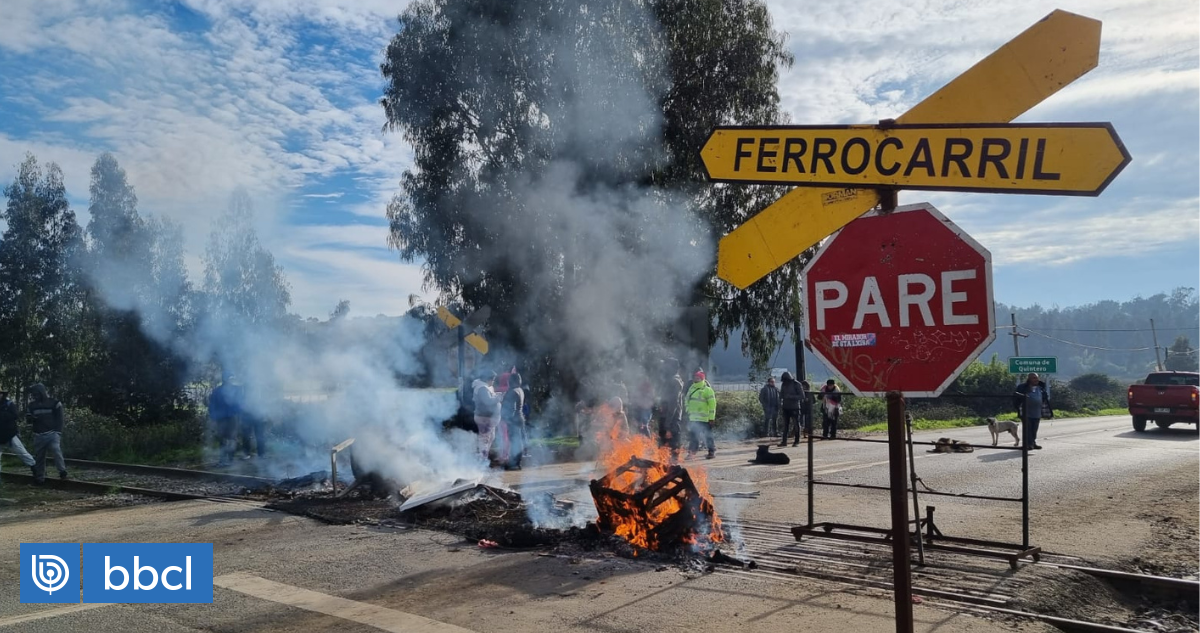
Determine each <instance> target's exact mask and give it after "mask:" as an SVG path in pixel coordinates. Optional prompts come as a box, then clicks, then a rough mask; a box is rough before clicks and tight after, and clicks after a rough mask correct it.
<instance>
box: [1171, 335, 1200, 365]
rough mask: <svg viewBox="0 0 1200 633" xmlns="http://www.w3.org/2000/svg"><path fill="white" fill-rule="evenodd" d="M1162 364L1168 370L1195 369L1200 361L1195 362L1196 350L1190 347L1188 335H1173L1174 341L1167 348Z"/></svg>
mask: <svg viewBox="0 0 1200 633" xmlns="http://www.w3.org/2000/svg"><path fill="white" fill-rule="evenodd" d="M1163 366H1164V367H1165V368H1166V369H1168V370H1170V371H1196V369H1197V366H1200V363H1198V362H1197V352H1196V350H1195V349H1193V348H1192V342H1191V341H1190V340H1188V337H1186V336H1183V335H1180V336H1177V337H1175V342H1174V343H1171V346H1170V347H1168V348H1167V360H1166V361H1165V362H1164V363H1163Z"/></svg>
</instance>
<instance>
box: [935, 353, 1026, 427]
mask: <svg viewBox="0 0 1200 633" xmlns="http://www.w3.org/2000/svg"><path fill="white" fill-rule="evenodd" d="M1018 380H1019V377H1017V376H1014V375H1012V374H1010V373H1008V363H1006V362H1001V361H1000V358H999V357H998V356H997V355H995V354H993V355H992V358H991V360H989V361H988V362H987V363H982V362H980V361H978V360H976V361H974V362H972V363H971V364H970V365H968V366H967V368H966V369H964V370H963V372H962V373H961V374H959V375H958V378H956V379H955V380H954V382H952V383H950V386H949V387H947V388H946V390H945V391H944V392H943V395H954V396H958V395H964V394H965V395H969V396H974V397H962V398H960V397H955V398H943V399H942V400H943V401H944V402H946V403H953V404H954V405H955V406H957V407H960V408H961V409H963V410H965V411H966V412H967V413H971V412H973V413H974V414H976V415H979V416H983V417H987V416H994V415H996V414H998V413H1001V412H1003V411H1010V410H1011V409H1012V395H1013V393H1014V390H1015V389H1016V386H1017V382H1018ZM922 402H924V401H922V400H916V401H915V403H922Z"/></svg>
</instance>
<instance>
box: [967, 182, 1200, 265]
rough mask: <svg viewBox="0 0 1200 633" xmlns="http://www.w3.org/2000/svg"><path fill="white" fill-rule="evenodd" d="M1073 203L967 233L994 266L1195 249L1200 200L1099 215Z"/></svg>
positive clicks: (1151, 202) (1146, 202) (1145, 203)
mask: <svg viewBox="0 0 1200 633" xmlns="http://www.w3.org/2000/svg"><path fill="white" fill-rule="evenodd" d="M1093 206H1094V205H1089V204H1085V203H1079V202H1075V201H1071V202H1065V203H1061V204H1059V205H1056V206H1055V207H1051V208H1049V209H1043V210H1040V211H1036V212H1030V213H1027V214H1013V215H1011V216H1010V217H1009V218H1008V221H1007V222H1005V223H1003V224H1002V225H999V226H993V227H992V228H989V229H983V230H974V231H971V233H972V235H973V236H974V237H975V238H976V239H977V240H979V241H980V242H981V243H983V244H984V245H986V246H987V248H988V250H990V251H991V252H992V261H993V262H995V264H996V265H997V266H1004V265H1012V264H1031V263H1032V264H1045V265H1059V264H1069V263H1072V262H1077V261H1080V260H1085V259H1090V258H1094V257H1101V256H1112V255H1122V256H1127V257H1137V256H1141V255H1149V256H1152V255H1153V254H1154V253H1155V251H1157V250H1159V249H1160V248H1163V247H1168V246H1176V245H1186V244H1189V243H1190V244H1191V245H1193V246H1195V245H1196V236H1197V233H1198V232H1200V213H1198V212H1197V211H1198V209H1200V198H1191V199H1188V200H1175V201H1170V200H1162V199H1153V198H1140V199H1134V200H1132V201H1129V202H1127V203H1124V204H1122V205H1120V206H1118V207H1113V206H1109V205H1103V204H1101V205H1100V206H1102V207H1103V208H1104V210H1103V211H1100V212H1098V213H1097V212H1094V211H1092V210H1091V209H1092V207H1093Z"/></svg>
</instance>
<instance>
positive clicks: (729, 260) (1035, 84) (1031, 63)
mask: <svg viewBox="0 0 1200 633" xmlns="http://www.w3.org/2000/svg"><path fill="white" fill-rule="evenodd" d="M1099 60H1100V21H1099V20H1094V19H1092V18H1088V17H1085V16H1082V15H1078V14H1075V13H1070V12H1068V11H1061V10H1056V11H1054V12H1052V13H1050V14H1049V15H1047V16H1046V17H1045V18H1043V19H1041V20H1038V22H1037V23H1036V24H1034V25H1033V26H1030V27H1029V28H1028V29H1026V30H1025V31H1023V32H1022V33H1021V34H1019V35H1017V36H1016V37H1015V38H1013V39H1012V40H1010V41H1009V42H1008V43H1007V44H1005V45H1004V46H1001V47H1000V48H999V49H997V50H996V51H995V52H993V53H992V54H991V55H988V56H987V57H985V58H984V59H982V60H980V61H979V63H977V64H975V65H974V66H972V67H971V68H969V69H967V71H966V72H964V73H963V74H961V75H959V76H958V77H955V78H954V80H953V81H951V82H950V83H948V84H946V85H945V86H943V87H942V88H941V89H939V90H938V91H937V92H935V93H933V94H931V95H929V96H928V97H926V98H925V99H924V100H923V101H921V102H920V103H918V104H917V105H915V106H913V107H912V109H910V110H909V111H908V112H905V113H904V115H903V116H900V117H897V119H896V122H897V123H900V124H921V123H978V122H991V123H1007V122H1009V121H1011V120H1013V119H1015V118H1017V117H1018V116H1020V115H1021V114H1023V113H1025V112H1026V111H1027V110H1029V109H1030V108H1032V107H1033V106H1035V105H1037V104H1039V103H1041V102H1042V101H1044V100H1045V99H1046V98H1047V97H1049V96H1051V95H1053V94H1054V93H1056V92H1058V91H1059V90H1061V89H1062V88H1063V87H1064V86H1066V85H1068V84H1070V83H1071V82H1073V81H1075V80H1076V79H1078V78H1080V77H1082V76H1083V75H1085V74H1087V72H1088V71H1090V70H1092V69H1093V68H1095V67H1096V65H1097V64H1098V63H1099ZM878 203H879V194H878V192H877V191H876V190H874V189H852V190H845V189H839V188H836V187H798V188H795V189H792V190H791V191H789V192H787V193H786V194H784V195H783V197H781V198H779V199H778V200H776V201H775V202H773V203H772V204H770V205H769V206H768V207H767V208H765V209H763V210H762V211H761V212H759V213H758V214H757V215H755V216H753V217H751V218H750V219H749V220H747V221H746V223H744V224H742V225H741V226H739V227H738V228H736V229H734V230H733V231H732V232H730V233H729V234H728V235H726V236H725V237H723V238H721V244H720V250H719V252H718V255H717V274H718V275H719V276H720V277H721V279H724V280H725V281H728V282H729V283H731V284H733V285H734V286H737V287H738V288H746V287H748V286H750V285H751V284H753V283H754V282H756V281H758V280H759V279H762V278H763V277H764V276H766V275H767V274H768V273H770V272H771V271H773V270H775V269H777V268H779V267H780V266H783V265H784V264H786V263H787V262H789V261H791V260H793V259H795V258H796V256H798V255H800V254H801V253H803V252H804V251H805V250H807V249H808V248H809V247H811V246H813V245H815V244H817V243H818V242H820V241H821V240H822V239H823V238H825V237H826V236H828V235H829V234H830V233H832V232H834V231H836V230H837V229H839V228H841V227H842V226H845V225H846V223H848V222H850V221H851V220H853V219H854V218H856V217H858V216H860V215H862V214H863V213H865V212H866V211H868V210H870V209H871V207H873V206H875V205H876V204H878Z"/></svg>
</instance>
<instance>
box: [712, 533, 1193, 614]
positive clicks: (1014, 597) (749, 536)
mask: <svg viewBox="0 0 1200 633" xmlns="http://www.w3.org/2000/svg"><path fill="white" fill-rule="evenodd" d="M791 527H792V526H791V525H790V524H784V523H769V522H754V523H743V524H734V525H731V526H730V528H731V531H732V533H733V534H734V535H735V537H740V538H741V540H742V543H743V544H744V545H743V549H742V550H739V552H738V554H739V556H741V557H749V558H751V559H753V560H754V561H755V562H756V563H757V568H756V569H754V570H738V569H731V570H728V571H729V573H736V574H743V575H746V576H747V577H757V578H759V579H760V580H764V579H766V580H772V581H778V582H791V583H795V582H803V581H804V580H805V579H818V580H822V581H825V582H831V583H835V584H841V585H846V586H850V587H858V588H868V589H873V590H879V591H885V592H890V591H891V590H892V588H893V585H892V566H891V547H890V545H880V544H871V543H856V542H848V541H836V540H832V539H822V538H806V539H804V541H801V542H797V541H796V539H795V538H794V537H793V536H792V533H791ZM926 563H927V564H926V565H925V566H918V565H916V564H915V563H914V565H913V567H912V573H913V580H912V585H913V595H914V596H916V597H918V598H920V599H921V600H922V602H924V603H925V604H930V605H933V606H940V607H943V608H947V609H951V610H955V611H965V612H969V613H974V614H977V615H984V616H987V615H991V616H993V617H994V616H997V615H1003V616H1011V617H1020V618H1031V619H1036V620H1039V621H1042V622H1045V623H1047V624H1051V625H1053V626H1055V627H1057V628H1059V629H1062V630H1064V631H1086V632H1092V631H1103V632H1123V633H1128V632H1135V631H1137V632H1140V631H1146V630H1155V629H1152V628H1130V627H1129V626H1126V625H1125V624H1123V623H1119V622H1091V621H1086V620H1081V619H1078V618H1076V617H1065V616H1062V615H1055V614H1053V613H1040V612H1034V611H1030V610H1028V608H1026V607H1025V604H1024V599H1023V597H1027V596H1030V595H1036V594H1037V593H1038V592H1044V590H1045V587H1046V583H1047V582H1055V579H1054V578H1055V577H1056V576H1061V575H1063V574H1064V573H1065V574H1084V575H1086V576H1090V577H1092V578H1096V579H1099V580H1102V581H1103V582H1105V583H1108V584H1109V585H1111V586H1113V587H1114V588H1118V589H1119V590H1120V591H1122V592H1125V593H1126V594H1129V593H1133V594H1143V595H1148V596H1149V595H1152V596H1155V597H1159V598H1162V599H1165V600H1166V601H1168V602H1171V601H1174V602H1173V603H1175V604H1177V603H1178V602H1179V601H1183V602H1185V603H1187V604H1189V605H1191V606H1190V607H1189V608H1191V609H1192V613H1193V614H1194V612H1195V611H1194V609H1195V608H1196V601H1197V596H1198V595H1200V582H1197V581H1194V580H1186V579H1179V578H1168V577H1163V576H1151V575H1146V574H1135V573H1130V572H1124V571H1119V570H1112V569H1102V568H1097V567H1090V566H1086V565H1084V564H1083V563H1084V561H1081V560H1079V559H1077V558H1074V557H1070V556H1063V555H1056V554H1043V555H1042V556H1041V560H1040V561H1039V562H1037V563H1025V564H1022V566H1021V567H1020V568H1018V569H1017V570H1015V571H1014V570H1011V569H1009V568H1008V566H1007V565H1002V564H997V563H996V561H994V560H986V559H980V558H975V557H969V556H964V555H961V554H953V553H948V552H937V553H936V554H934V555H933V556H930V555H927V557H926ZM1060 580H1061V579H1060ZM1192 617H1194V615H1193V616H1192Z"/></svg>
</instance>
